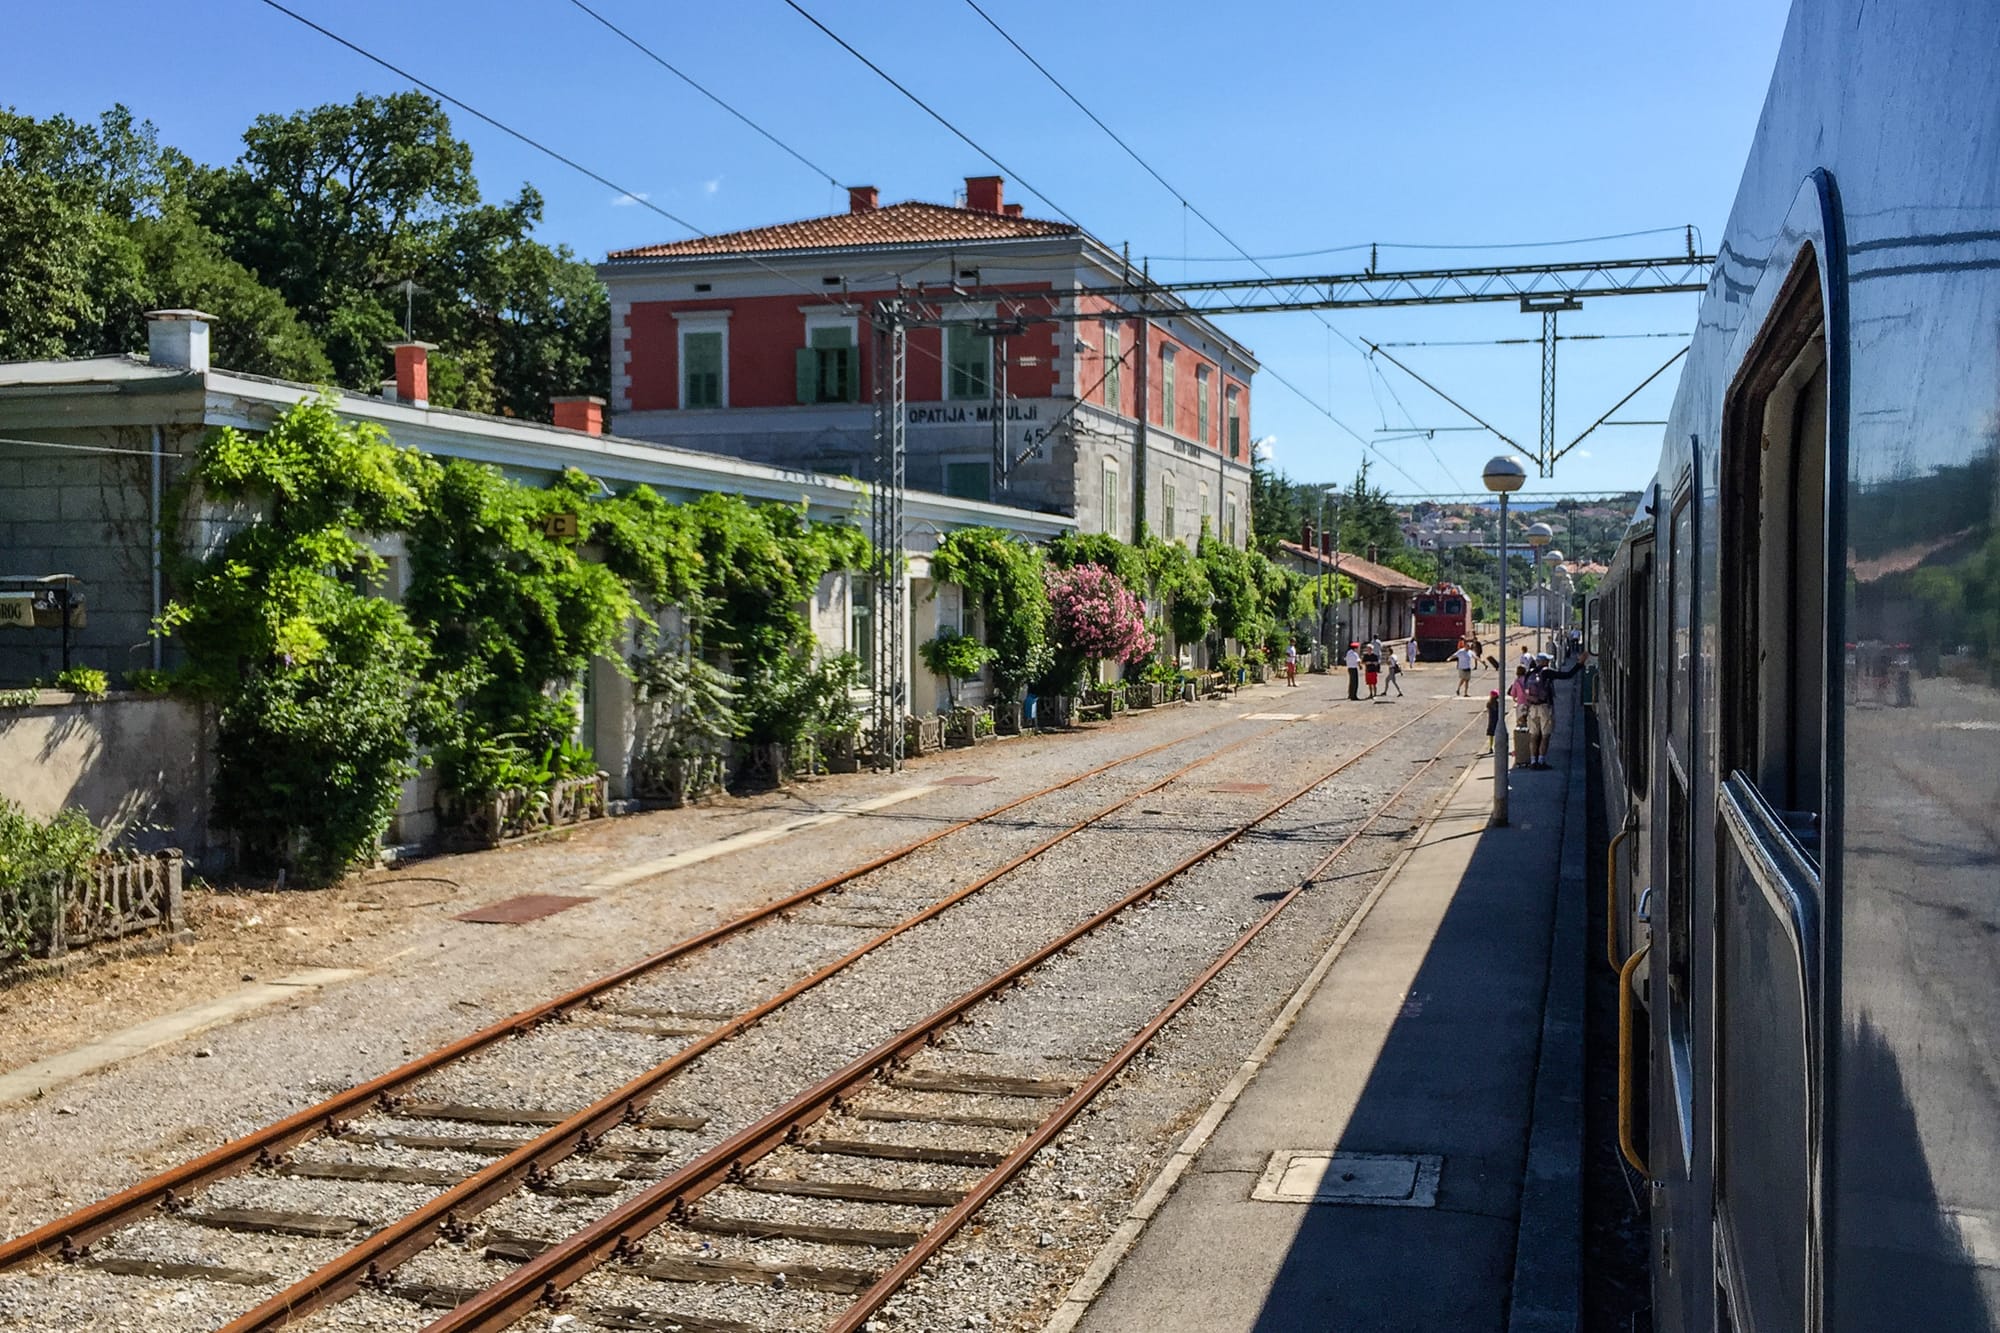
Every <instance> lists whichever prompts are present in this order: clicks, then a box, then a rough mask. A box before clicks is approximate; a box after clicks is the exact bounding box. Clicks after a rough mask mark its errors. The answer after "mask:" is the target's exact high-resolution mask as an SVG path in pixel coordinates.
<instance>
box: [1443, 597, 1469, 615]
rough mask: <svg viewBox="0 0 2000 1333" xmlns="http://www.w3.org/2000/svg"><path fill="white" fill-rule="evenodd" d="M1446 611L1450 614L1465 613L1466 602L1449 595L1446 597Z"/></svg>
mask: <svg viewBox="0 0 2000 1333" xmlns="http://www.w3.org/2000/svg"><path fill="white" fill-rule="evenodd" d="M1444 613H1445V614H1446V615H1448V616H1457V615H1463V614H1464V613H1465V603H1464V602H1462V601H1460V600H1459V599H1458V598H1456V597H1447V598H1445V599H1444Z"/></svg>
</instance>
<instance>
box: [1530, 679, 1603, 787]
mask: <svg viewBox="0 0 2000 1333" xmlns="http://www.w3.org/2000/svg"><path fill="white" fill-rule="evenodd" d="M1589 656H1590V654H1588V653H1585V654H1584V657H1586V658H1588V657H1589ZM1581 670H1583V662H1582V661H1578V662H1575V663H1573V664H1572V665H1570V666H1569V667H1567V668H1565V669H1564V670H1561V671H1558V670H1556V668H1555V664H1554V663H1553V662H1551V661H1550V659H1549V655H1548V654H1547V653H1537V654H1536V655H1535V667H1534V670H1532V671H1530V672H1529V673H1528V674H1527V676H1526V678H1525V679H1524V680H1523V682H1522V685H1521V697H1522V699H1523V700H1524V701H1525V702H1526V704H1527V710H1526V711H1527V721H1528V767H1529V768H1547V767H1548V766H1549V742H1550V741H1552V740H1554V739H1555V734H1556V682H1557V681H1559V680H1568V679H1569V678H1570V677H1571V676H1574V675H1575V674H1576V673H1577V672H1579V671H1581Z"/></svg>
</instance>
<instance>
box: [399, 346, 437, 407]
mask: <svg viewBox="0 0 2000 1333" xmlns="http://www.w3.org/2000/svg"><path fill="white" fill-rule="evenodd" d="M436 346H437V344H436V343H424V342H406V343H390V344H389V347H390V350H391V351H393V352H395V354H396V401H397V402H399V403H409V404H411V405H412V406H414V407H429V406H430V405H431V362H430V355H431V351H432V349H434V348H435V347H436Z"/></svg>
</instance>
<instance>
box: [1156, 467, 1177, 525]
mask: <svg viewBox="0 0 2000 1333" xmlns="http://www.w3.org/2000/svg"><path fill="white" fill-rule="evenodd" d="M1179 500H1180V489H1179V487H1177V486H1175V485H1174V474H1173V473H1171V472H1162V473H1161V474H1160V536H1161V537H1162V538H1163V539H1164V540H1166V541H1172V540H1174V507H1175V505H1176V504H1177V503H1178V502H1179Z"/></svg>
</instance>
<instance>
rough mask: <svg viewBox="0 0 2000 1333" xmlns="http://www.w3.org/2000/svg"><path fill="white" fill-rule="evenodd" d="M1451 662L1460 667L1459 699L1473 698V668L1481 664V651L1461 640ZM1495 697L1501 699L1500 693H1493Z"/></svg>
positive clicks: (1496, 691)
mask: <svg viewBox="0 0 2000 1333" xmlns="http://www.w3.org/2000/svg"><path fill="white" fill-rule="evenodd" d="M1451 660H1452V662H1453V663H1454V664H1456V665H1457V667H1458V693H1459V697H1460V698H1464V699H1470V698H1471V697H1472V668H1473V667H1474V666H1476V665H1477V664H1478V662H1479V650H1478V649H1477V648H1474V647H1472V646H1471V645H1470V644H1468V643H1467V642H1466V641H1465V640H1464V639H1460V640H1459V641H1458V651H1457V652H1455V653H1453V654H1452V655H1451ZM1493 697H1494V698H1496V699H1497V698H1499V697H1500V691H1498V690H1495V691H1493ZM1489 734H1490V733H1489Z"/></svg>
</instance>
